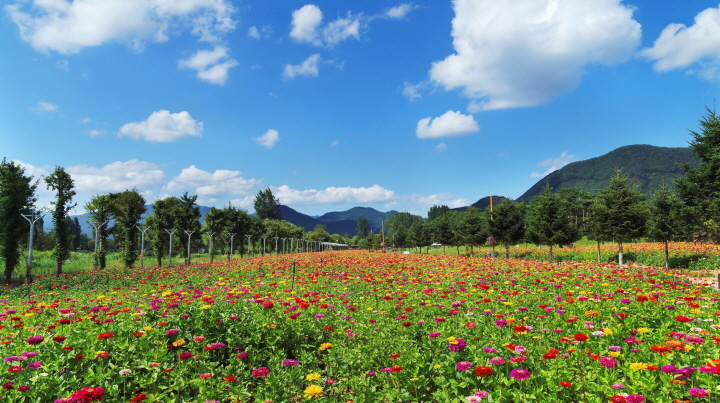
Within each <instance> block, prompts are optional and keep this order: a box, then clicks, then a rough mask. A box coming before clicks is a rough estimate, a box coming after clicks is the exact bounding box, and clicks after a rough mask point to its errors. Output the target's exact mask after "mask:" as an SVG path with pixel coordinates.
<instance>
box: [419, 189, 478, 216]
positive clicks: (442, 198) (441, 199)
mask: <svg viewBox="0 0 720 403" xmlns="http://www.w3.org/2000/svg"><path fill="white" fill-rule="evenodd" d="M405 199H409V200H410V201H411V202H413V203H414V204H415V205H416V208H417V207H420V208H421V210H420V211H422V212H421V213H419V214H421V215H425V214H426V213H427V211H428V210H429V209H430V207H432V206H442V205H446V206H448V207H450V208H457V207H465V206H468V205H470V203H471V202H470V200H468V199H465V198H462V197H456V196H454V195H452V194H450V193H438V194H434V195H430V196H423V195H419V194H412V195H409V196H406V197H405ZM422 208H424V211H423V210H422Z"/></svg>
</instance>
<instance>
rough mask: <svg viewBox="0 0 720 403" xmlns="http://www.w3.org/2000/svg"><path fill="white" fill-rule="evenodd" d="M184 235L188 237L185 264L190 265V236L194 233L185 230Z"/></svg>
mask: <svg viewBox="0 0 720 403" xmlns="http://www.w3.org/2000/svg"><path fill="white" fill-rule="evenodd" d="M185 233H186V234H187V236H188V254H187V264H190V236H191V235H192V234H194V233H195V231H190V230H187V229H186V230H185Z"/></svg>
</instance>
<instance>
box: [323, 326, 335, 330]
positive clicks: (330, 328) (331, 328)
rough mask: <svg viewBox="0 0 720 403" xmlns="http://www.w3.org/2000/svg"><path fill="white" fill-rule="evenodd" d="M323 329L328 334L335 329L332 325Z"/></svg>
mask: <svg viewBox="0 0 720 403" xmlns="http://www.w3.org/2000/svg"><path fill="white" fill-rule="evenodd" d="M323 329H325V331H326V332H329V331H331V330H333V327H332V326H330V325H327V326H325V327H324V328H323Z"/></svg>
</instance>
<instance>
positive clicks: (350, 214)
mask: <svg viewBox="0 0 720 403" xmlns="http://www.w3.org/2000/svg"><path fill="white" fill-rule="evenodd" d="M395 213H397V211H395V210H392V211H388V212H385V213H383V212H382V211H377V210H375V209H374V208H371V207H353V208H351V209H350V210H346V211H333V212H330V213H325V214H323V215H321V216H320V217H318V218H317V220H318V221H322V222H323V223H327V222H329V221H342V220H352V221H354V222H356V223H357V220H358V218H360V216H365V218H367V219H368V221H369V222H370V227H371V228H372V229H374V230H377V229H379V228H380V226H381V224H380V222H381V221H385V220H387V218H388V217H389V216H391V215H393V214H395Z"/></svg>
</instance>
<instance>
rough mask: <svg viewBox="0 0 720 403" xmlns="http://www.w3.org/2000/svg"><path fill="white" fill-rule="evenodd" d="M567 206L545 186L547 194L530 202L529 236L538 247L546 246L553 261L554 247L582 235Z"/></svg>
mask: <svg viewBox="0 0 720 403" xmlns="http://www.w3.org/2000/svg"><path fill="white" fill-rule="evenodd" d="M569 216H570V213H569V209H568V207H567V205H566V204H565V203H564V202H563V201H562V200H561V199H560V197H559V196H558V195H555V194H552V193H551V191H550V186H549V185H546V186H545V194H543V195H541V196H537V197H535V198H534V199H532V200H531V201H530V205H529V211H528V216H527V223H528V227H527V236H528V239H530V241H531V242H533V243H535V244H536V245H545V246H547V247H548V248H549V251H550V261H551V262H552V261H553V252H552V248H553V246H554V245H557V246H563V245H568V244H571V243H573V242H575V241H577V240H578V239H580V238H581V237H580V233H579V231H578V230H577V228H575V225H574V222H573V221H571V220H570V218H569Z"/></svg>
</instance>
